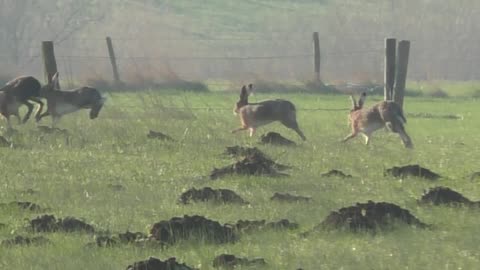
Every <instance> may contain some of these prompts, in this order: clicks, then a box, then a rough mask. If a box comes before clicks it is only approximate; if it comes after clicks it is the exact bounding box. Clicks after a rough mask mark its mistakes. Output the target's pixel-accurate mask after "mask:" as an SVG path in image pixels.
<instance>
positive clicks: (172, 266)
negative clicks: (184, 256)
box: [127, 257, 195, 270]
mask: <svg viewBox="0 0 480 270" xmlns="http://www.w3.org/2000/svg"><path fill="white" fill-rule="evenodd" d="M127 270H195V268H192V267H189V266H187V265H185V264H184V263H182V264H180V263H178V262H177V259H176V258H174V257H172V258H169V259H167V260H166V261H161V260H159V259H157V258H154V257H150V258H149V259H148V260H146V261H140V262H135V263H134V264H133V265H129V266H127Z"/></svg>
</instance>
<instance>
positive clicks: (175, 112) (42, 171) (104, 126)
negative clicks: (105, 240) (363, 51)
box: [0, 90, 480, 270]
mask: <svg viewBox="0 0 480 270" xmlns="http://www.w3.org/2000/svg"><path fill="white" fill-rule="evenodd" d="M237 97H238V94H237V93H236V92H235V93H232V92H206V93H192V92H178V91H173V90H172V91H159V92H157V91H145V92H140V93H131V92H130V93H111V94H109V99H108V101H107V104H106V106H105V108H104V110H103V111H102V112H101V113H100V117H99V118H98V119H96V120H94V121H91V120H89V119H88V112H87V111H80V112H78V113H75V114H70V115H67V116H65V117H63V118H62V120H61V121H60V123H59V127H61V128H65V129H67V130H68V132H69V135H68V136H66V135H64V134H45V133H42V132H40V131H38V130H37V128H36V127H35V124H34V123H33V121H30V122H28V123H27V124H26V125H23V126H16V127H15V128H16V129H17V132H16V133H14V134H13V135H11V136H6V135H5V130H2V132H3V133H4V136H5V137H6V138H8V139H9V140H11V141H12V143H13V145H14V147H13V148H9V147H4V148H0V155H1V157H2V158H1V162H0V176H1V179H2V180H1V181H0V185H1V192H0V202H5V203H8V202H11V201H30V202H34V203H37V204H39V205H40V206H43V207H48V208H50V210H48V211H46V212H45V213H50V214H54V215H55V216H57V217H66V216H74V217H77V218H81V219H82V220H84V221H86V222H87V223H89V224H92V225H94V226H95V228H97V229H100V230H103V231H109V232H112V233H119V232H125V231H126V230H130V231H140V232H144V233H148V231H149V230H150V227H151V225H152V224H154V223H156V222H158V221H160V220H168V219H170V218H171V217H174V216H183V215H193V214H198V215H203V216H206V217H207V218H209V219H212V220H217V221H219V222H220V223H222V224H223V223H234V222H236V221H237V220H239V219H266V220H268V221H277V220H279V219H283V218H288V219H289V220H291V221H295V222H297V223H299V224H300V228H299V229H297V230H287V231H265V232H256V233H255V232H254V233H250V234H245V235H242V237H241V239H240V241H238V242H236V243H234V244H222V245H216V244H207V243H201V242H200V243H199V242H196V241H185V242H180V243H178V244H175V245H173V246H171V247H168V248H165V249H159V248H148V247H146V248H141V247H135V246H133V245H121V246H118V247H112V248H86V247H85V245H86V244H87V243H89V242H92V241H93V236H92V235H89V234H85V233H41V234H33V233H32V232H30V231H29V230H28V229H27V228H26V226H27V225H28V220H29V219H32V218H34V217H36V216H39V215H42V214H43V213H32V212H29V211H24V210H19V209H15V208H0V223H3V224H5V226H4V227H0V240H4V239H10V238H12V237H14V236H15V235H25V236H29V235H30V236H31V235H43V236H45V237H47V238H48V239H50V241H51V242H52V243H51V244H48V245H45V246H18V247H17V246H15V247H8V248H7V247H0V251H1V252H0V269H49V270H55V269H58V270H60V269H62V270H64V269H91V270H94V269H99V270H100V269H102V270H107V269H125V268H126V266H127V265H129V264H132V263H133V262H135V261H140V260H145V259H147V258H148V257H149V256H154V257H157V258H160V259H162V260H164V259H166V258H168V257H171V256H174V257H176V258H177V260H178V261H180V262H185V263H186V264H187V265H190V266H193V267H198V268H200V269H212V260H213V258H214V257H215V256H217V255H220V254H222V253H231V254H235V255H238V256H244V257H249V258H254V257H262V258H264V259H265V260H266V261H267V266H266V267H264V268H262V269H298V268H302V269H476V268H477V267H478V265H479V264H480V251H479V249H478V243H479V242H480V234H479V233H478V232H479V229H478V224H479V223H480V212H479V210H478V209H468V208H462V207H459V208H450V207H445V206H421V205H419V204H418V203H417V199H419V198H420V197H421V195H422V194H423V192H424V190H426V189H428V188H430V187H434V186H446V187H450V188H452V189H454V190H456V191H458V192H460V193H462V194H463V195H465V196H466V197H467V198H470V199H472V200H480V186H479V182H478V181H480V180H478V179H477V180H471V179H469V177H468V176H469V175H470V174H472V173H473V172H476V171H480V164H479V163H478V160H480V147H479V145H480V136H478V134H480V125H479V124H478V119H479V118H480V110H479V109H478V100H475V99H472V98H460V97H458V98H431V97H429V98H427V97H407V98H406V100H405V111H406V115H407V120H408V124H407V125H406V129H407V132H408V133H409V135H410V136H411V137H412V140H413V143H414V147H415V148H414V149H413V150H409V149H405V148H403V146H402V144H401V142H400V139H399V137H398V136H397V135H395V134H392V133H387V132H385V131H382V130H380V131H378V132H377V133H375V134H374V135H373V137H372V138H371V145H369V146H366V145H364V143H363V138H361V137H359V138H356V139H354V140H351V141H349V142H348V143H346V144H342V143H340V140H341V139H342V138H343V137H344V136H345V135H347V134H348V133H349V132H350V127H349V126H348V125H347V113H348V111H349V108H350V102H349V100H348V97H347V96H346V95H320V94H308V93H280V94H279V93H266V94H256V95H254V96H253V97H252V98H251V101H255V100H262V99H266V98H285V99H289V100H291V101H292V102H293V103H295V104H296V106H297V109H298V113H297V118H298V122H299V124H300V126H301V128H302V130H303V131H304V133H305V135H306V137H307V141H306V142H301V141H300V140H299V138H298V136H297V135H296V134H295V133H294V132H293V131H291V130H288V129H286V128H285V127H283V126H281V125H280V124H278V123H275V124H271V125H268V126H265V127H262V128H260V129H259V130H258V131H257V135H256V136H255V137H253V138H249V137H248V135H247V133H238V134H231V133H230V131H231V130H232V129H235V128H237V127H238V126H239V120H238V119H237V117H236V116H234V115H233V113H232V107H233V104H234V103H235V102H236V101H237ZM380 99H381V97H379V96H373V97H369V98H368V99H367V106H368V105H371V104H373V103H374V102H375V101H379V100H380ZM319 109H321V110H319ZM427 114H428V115H427ZM409 115H410V116H411V117H409ZM422 115H427V116H428V117H421V116H422ZM448 115H454V116H458V118H451V119H449V118H446V117H444V116H448ZM414 116H415V117H414ZM42 124H44V125H49V124H50V119H49V118H45V119H43V120H42ZM2 125H3V126H5V123H4V122H3V123H2ZM149 130H156V131H160V132H163V133H165V134H168V135H170V136H172V137H173V138H175V139H176V140H177V141H176V142H163V141H159V140H154V139H148V138H147V136H146V134H147V133H148V131H149ZM268 131H277V132H279V133H281V134H282V135H284V136H285V137H287V138H289V139H292V140H295V141H296V142H298V143H299V145H298V147H288V148H285V147H277V146H265V145H259V144H258V141H259V136H260V135H261V134H263V133H266V132H268ZM233 145H241V146H256V147H258V148H260V149H261V150H262V151H264V152H265V153H267V154H268V155H269V156H270V157H271V158H272V159H274V160H275V161H278V162H279V163H282V164H288V165H291V166H293V168H292V169H291V170H289V171H288V173H289V174H290V177H286V178H270V177H259V176H248V177H247V176H231V177H227V178H222V179H219V180H215V181H213V180H210V179H209V178H208V177H207V176H208V175H209V173H210V172H211V170H212V169H213V168H214V167H216V168H218V167H221V166H224V165H228V164H231V163H232V162H233V161H234V160H233V159H231V158H228V157H225V156H223V155H222V152H223V151H224V149H225V147H227V146H233ZM414 163H418V164H420V165H422V166H424V167H426V168H429V169H431V170H433V171H434V172H437V173H439V174H441V175H442V176H444V178H443V179H441V180H438V182H429V181H426V180H422V179H417V178H406V179H395V178H392V177H385V176H384V175H383V171H384V169H386V168H389V167H392V166H398V165H406V164H414ZM330 169H339V170H342V171H344V172H346V173H349V174H352V175H353V176H354V177H353V178H350V179H341V178H337V177H321V176H320V174H321V173H323V172H326V171H328V170H330ZM115 185H117V186H118V185H121V186H122V187H123V189H121V190H117V189H114V188H112V187H113V186H115ZM206 186H209V187H212V188H228V189H232V190H234V191H235V192H237V193H238V194H239V195H241V196H242V197H243V198H244V199H246V200H247V201H249V202H250V204H249V205H241V206H239V205H227V204H226V205H216V204H212V203H196V204H190V205H181V204H178V202H177V201H178V198H179V196H180V194H181V193H182V192H184V191H185V190H187V189H189V188H191V187H197V188H201V187H206ZM29 191H33V192H29ZM275 192H288V193H292V194H297V195H303V196H310V197H312V199H313V201H312V202H309V203H279V202H272V201H270V199H269V198H270V197H271V196H272V195H273V194H274V193H275ZM368 200H373V201H377V202H381V201H385V202H391V203H395V204H398V205H399V206H401V207H403V208H405V209H408V210H410V212H411V213H412V214H414V215H415V216H416V217H418V218H419V219H420V220H422V221H423V222H425V223H428V224H433V225H434V227H433V229H430V230H424V229H419V228H411V227H400V228H397V229H396V230H394V231H388V232H382V233H378V234H374V235H373V234H369V233H365V234H363V233H360V234H353V233H349V232H323V231H319V232H316V233H313V234H310V235H309V236H308V237H301V236H300V234H301V233H302V232H305V231H308V230H310V229H312V228H313V227H314V226H315V225H317V224H318V223H320V222H321V221H322V220H323V219H324V218H325V217H326V216H327V215H328V214H329V213H330V212H331V211H334V210H337V209H339V208H341V207H346V206H351V205H354V204H355V203H356V202H366V201H368ZM240 269H241V268H240Z"/></svg>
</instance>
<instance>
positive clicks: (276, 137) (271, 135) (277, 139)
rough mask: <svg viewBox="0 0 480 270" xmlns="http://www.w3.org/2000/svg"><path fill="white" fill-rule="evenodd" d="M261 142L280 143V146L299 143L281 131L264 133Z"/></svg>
mask: <svg viewBox="0 0 480 270" xmlns="http://www.w3.org/2000/svg"><path fill="white" fill-rule="evenodd" d="M260 143H261V144H271V145H278V146H295V145H297V144H296V143H295V142H294V141H292V140H289V139H287V138H285V137H283V136H282V135H280V133H277V132H268V133H267V134H263V135H262V136H261V137H260Z"/></svg>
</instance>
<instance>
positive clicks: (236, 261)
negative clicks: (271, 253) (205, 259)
mask: <svg viewBox="0 0 480 270" xmlns="http://www.w3.org/2000/svg"><path fill="white" fill-rule="evenodd" d="M266 264H267V263H266V262H265V259H263V258H255V259H251V260H250V259H247V258H240V257H236V256H235V255H230V254H222V255H219V256H217V257H215V259H213V267H215V268H223V269H234V268H236V267H237V266H245V267H262V266H265V265H266Z"/></svg>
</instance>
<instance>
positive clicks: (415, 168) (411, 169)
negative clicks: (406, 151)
mask: <svg viewBox="0 0 480 270" xmlns="http://www.w3.org/2000/svg"><path fill="white" fill-rule="evenodd" d="M384 175H385V176H387V175H391V176H393V177H402V178H403V177H408V176H413V177H420V178H424V179H427V180H437V179H439V178H441V176H440V175H439V174H436V173H434V172H432V171H430V170H429V169H426V168H423V167H421V166H420V165H417V164H415V165H406V166H403V167H392V168H390V169H387V170H385V173H384Z"/></svg>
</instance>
